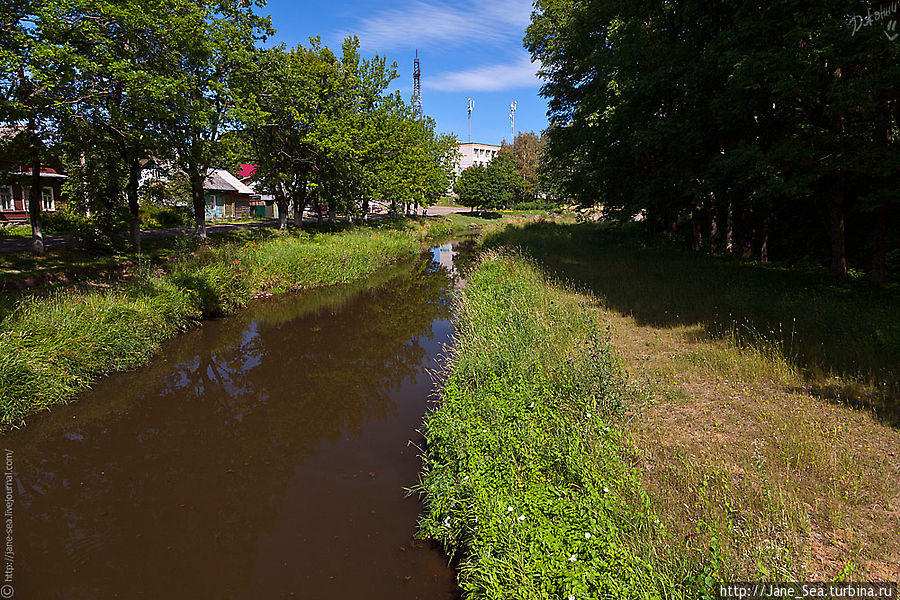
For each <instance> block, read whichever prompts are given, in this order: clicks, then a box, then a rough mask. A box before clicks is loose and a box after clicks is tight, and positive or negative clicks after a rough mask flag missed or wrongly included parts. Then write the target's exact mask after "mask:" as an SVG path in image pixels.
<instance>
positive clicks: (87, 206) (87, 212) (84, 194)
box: [81, 152, 91, 217]
mask: <svg viewBox="0 0 900 600" xmlns="http://www.w3.org/2000/svg"><path fill="white" fill-rule="evenodd" d="M87 181H88V176H87V158H86V157H85V155H84V152H82V153H81V201H82V202H84V216H86V217H90V216H91V200H90V198H89V197H88V189H87Z"/></svg>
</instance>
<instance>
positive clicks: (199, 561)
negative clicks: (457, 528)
mask: <svg viewBox="0 0 900 600" xmlns="http://www.w3.org/2000/svg"><path fill="white" fill-rule="evenodd" d="M445 246H446V245H445ZM448 247H449V246H448ZM450 255H451V253H450V252H447V251H446V250H444V251H443V252H441V251H439V250H437V249H436V250H435V251H433V253H432V254H431V255H429V256H428V257H427V258H423V260H421V261H419V262H418V263H416V264H414V265H413V264H407V265H404V266H402V267H398V268H395V269H393V270H392V271H390V272H384V273H381V274H379V275H377V276H376V278H375V280H372V281H368V282H366V284H365V285H360V286H357V288H356V289H347V288H343V289H328V290H321V291H317V292H310V293H305V294H299V295H290V296H284V297H280V298H273V299H268V300H264V301H258V302H255V303H253V305H252V306H250V307H249V308H248V309H246V310H244V311H243V312H241V313H239V314H237V315H235V316H233V317H229V318H226V319H221V320H218V321H213V322H207V323H204V325H203V326H202V327H200V328H199V329H197V330H194V331H191V332H188V333H186V334H184V335H182V336H180V337H179V338H177V339H175V340H172V341H171V342H170V343H168V344H166V345H165V347H164V349H163V351H162V352H161V353H160V354H159V355H158V357H157V358H156V359H155V360H154V361H153V362H152V363H151V364H149V365H148V366H147V367H145V368H143V369H140V370H138V371H134V372H130V373H121V374H117V375H113V376H110V377H107V378H105V379H103V380H102V381H100V382H99V383H98V384H97V385H96V386H95V387H94V389H92V390H90V391H89V392H87V393H85V394H83V395H82V396H81V397H80V399H79V401H78V402H77V403H74V404H72V405H69V406H65V407H59V408H56V409H54V410H53V411H52V412H50V413H45V414H42V415H39V416H37V417H35V418H33V419H32V420H31V421H30V422H29V424H28V426H27V427H26V428H24V429H23V430H20V431H17V432H13V433H12V434H10V435H8V436H7V437H6V439H5V440H4V444H5V447H6V448H7V449H9V450H11V451H12V452H13V454H12V459H13V461H14V470H15V481H14V494H15V504H14V509H13V512H14V531H13V537H14V548H15V563H14V564H15V571H14V575H13V583H12V584H13V586H14V589H15V595H14V597H15V598H26V599H39V598H90V599H104V598H129V599H131V598H191V599H203V598H215V599H218V598H223V599H225V598H228V599H231V598H254V599H256V598H266V599H268V598H291V597H294V598H309V599H318V598H322V599H325V598H327V599H335V598H366V599H370V598H371V599H378V598H385V599H387V598H390V599H402V598H423V599H425V598H428V599H434V600H439V599H443V598H458V597H459V590H458V588H457V587H456V584H455V574H454V572H453V569H452V568H451V567H450V566H448V560H447V557H446V556H445V555H444V554H443V553H442V552H441V551H440V550H439V549H438V548H435V547H433V546H432V545H431V543H430V542H427V541H417V540H415V539H414V535H415V532H416V520H417V518H418V515H419V511H420V509H421V506H420V504H419V500H418V499H417V497H416V496H412V497H408V496H407V494H406V492H405V490H404V488H408V487H410V486H412V485H414V484H415V483H416V481H417V473H418V469H419V466H420V462H419V458H418V454H419V450H418V449H417V448H416V447H415V446H414V445H411V444H409V442H410V441H412V442H415V443H417V444H419V445H421V442H422V437H421V434H419V433H418V432H417V431H416V429H417V428H418V427H419V426H420V424H421V422H422V416H423V414H424V412H425V410H426V408H427V406H428V400H429V399H432V398H433V394H434V385H433V383H432V379H431V376H430V375H429V373H428V372H427V369H432V370H433V369H436V368H438V367H439V361H440V360H441V354H442V350H443V346H444V344H446V343H448V342H449V341H450V335H451V332H452V324H451V322H450V300H451V297H452V292H453V277H452V275H451V273H450V272H449V271H448V270H447V269H446V268H445V267H443V266H441V264H439V263H443V264H446V263H448V257H449V256H450ZM432 257H434V258H433V259H432ZM438 258H440V259H441V260H440V261H438V260H437V259H438Z"/></svg>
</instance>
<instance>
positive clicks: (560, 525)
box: [415, 249, 694, 599]
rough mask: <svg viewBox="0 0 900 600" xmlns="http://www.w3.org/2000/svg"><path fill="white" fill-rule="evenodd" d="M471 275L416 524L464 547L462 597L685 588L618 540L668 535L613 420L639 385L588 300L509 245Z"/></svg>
mask: <svg viewBox="0 0 900 600" xmlns="http://www.w3.org/2000/svg"><path fill="white" fill-rule="evenodd" d="M466 277H467V280H468V282H469V285H468V287H467V288H466V289H465V290H464V291H463V293H462V295H461V297H460V299H459V301H458V306H457V310H458V317H457V328H456V335H455V339H454V348H453V350H452V353H451V356H450V357H449V358H450V360H449V362H448V366H447V369H446V372H445V373H444V377H445V379H444V381H443V384H442V389H441V403H440V405H439V406H438V408H437V409H436V410H434V411H433V412H430V413H429V414H428V415H427V416H426V418H425V423H424V433H425V437H426V440H427V450H426V452H425V453H424V456H423V469H422V474H421V479H420V484H419V485H418V486H417V488H415V489H416V491H418V492H419V493H420V494H421V495H422V496H423V498H424V504H425V510H424V513H423V516H422V519H421V522H420V533H421V534H422V535H423V536H427V537H430V538H433V539H436V540H438V541H439V542H440V543H441V544H443V546H444V548H445V550H446V551H447V552H448V553H449V554H451V555H454V556H458V557H459V558H460V562H459V582H460V585H461V587H462V589H463V590H464V592H465V593H466V595H467V597H473V598H512V597H515V598H564V599H565V598H568V599H575V598H578V599H582V598H598V597H636V598H655V597H662V596H663V595H665V596H671V595H672V594H673V591H672V590H673V588H678V587H681V588H682V589H683V585H684V584H683V582H679V583H675V582H670V581H665V577H664V575H662V574H660V573H658V572H654V571H653V567H652V561H647V560H645V557H644V556H643V555H638V553H637V551H635V544H633V543H628V542H627V540H629V539H633V538H640V539H641V540H644V541H645V542H646V546H645V547H644V548H642V550H648V551H651V552H652V549H653V544H654V543H655V542H656V540H661V539H662V538H663V537H664V536H665V532H664V531H663V529H662V528H661V527H660V522H659V520H658V519H656V518H655V516H654V515H653V513H652V511H651V510H650V508H649V506H650V504H649V501H648V498H647V497H646V495H645V494H644V493H643V491H642V489H641V485H640V482H639V478H638V473H637V470H636V469H635V468H634V467H632V466H631V465H630V464H629V462H628V460H627V454H626V452H625V447H626V446H625V444H626V438H625V437H624V436H623V434H622V433H621V432H619V431H618V429H617V428H616V427H614V426H611V424H612V423H613V420H614V419H613V418H612V417H613V415H615V414H617V413H619V412H620V411H621V408H622V406H623V405H624V404H625V402H626V401H627V399H628V398H630V397H633V396H634V395H635V394H637V393H640V391H639V390H633V389H629V388H628V387H627V385H626V377H625V373H624V372H623V369H622V365H621V360H620V358H619V356H618V354H617V352H616V351H615V349H614V348H613V347H612V346H611V344H610V341H609V338H608V336H606V335H603V332H604V331H605V330H604V328H603V326H602V323H600V322H599V321H598V320H597V315H598V311H597V310H596V301H595V300H594V299H593V298H590V297H588V296H583V295H579V294H576V293H574V292H572V291H569V290H567V289H564V288H562V287H560V286H558V285H556V284H555V283H554V282H552V281H550V280H549V279H548V278H547V277H546V276H545V275H544V274H543V271H542V270H541V269H540V268H539V267H537V266H536V265H535V264H533V263H531V262H530V261H528V260H527V259H525V258H523V257H521V256H519V255H517V254H514V253H512V252H510V251H508V250H502V249H501V250H498V251H491V252H488V253H485V254H484V255H483V256H482V257H481V258H480V260H479V262H478V263H477V265H476V266H475V268H474V269H473V270H472V271H471V272H470V273H468V274H467V276H466ZM688 587H694V586H692V585H690V584H688ZM676 595H677V594H676Z"/></svg>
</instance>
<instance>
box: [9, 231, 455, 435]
mask: <svg viewBox="0 0 900 600" xmlns="http://www.w3.org/2000/svg"><path fill="white" fill-rule="evenodd" d="M451 232H452V227H451V225H450V224H449V223H447V222H441V221H432V222H428V223H418V222H415V221H410V222H405V223H384V224H380V225H373V226H371V227H362V228H351V229H348V230H346V231H342V232H339V233H330V234H328V233H326V234H316V233H305V232H300V233H280V232H277V231H274V230H258V231H255V232H247V233H246V234H245V235H244V236H243V239H242V240H241V241H239V242H238V241H232V242H227V243H223V244H221V245H207V246H202V247H200V248H199V249H198V250H197V251H196V252H193V253H189V254H188V255H187V256H185V257H184V258H183V259H182V260H178V261H176V262H172V263H169V264H167V265H165V266H153V265H146V266H145V267H143V268H141V267H140V266H138V267H135V268H132V269H131V270H130V271H129V272H128V273H127V276H126V278H125V280H124V282H123V283H122V285H119V286H116V287H106V288H104V287H99V288H98V287H92V286H81V287H80V288H66V289H62V290H49V291H47V290H44V291H42V292H40V293H35V294H30V295H24V296H18V295H6V296H4V299H3V300H4V301H3V303H2V304H3V308H2V313H0V314H2V321H0V425H2V427H4V428H5V427H9V426H15V425H18V424H20V423H21V422H22V421H23V419H24V418H25V417H26V416H27V415H29V414H31V413H34V412H36V411H39V410H42V409H45V408H48V407H50V406H52V405H53V404H57V403H60V402H66V401H69V400H71V399H72V398H73V397H74V396H75V394H77V393H78V392H79V391H81V390H83V389H85V388H86V387H87V386H89V385H90V383H91V382H92V381H93V380H95V379H96V378H97V377H99V376H101V375H103V374H105V373H108V372H111V371H119V370H124V369H130V368H134V367H137V366H139V365H142V364H144V363H145V362H146V361H147V360H149V359H150V357H151V356H153V354H154V353H155V352H156V351H157V350H158V349H159V346H160V343H161V342H162V341H163V340H165V339H167V338H169V337H171V336H173V335H175V334H176V333H177V332H178V331H180V330H183V329H185V328H188V327H191V326H193V325H195V324H196V323H197V322H199V321H200V320H202V319H203V318H207V317H212V316H218V315H223V314H228V313H230V312H232V311H234V310H235V309H237V308H239V307H240V306H242V305H244V304H245V303H246V302H247V301H248V300H250V299H251V298H253V297H254V296H255V295H257V294H272V293H279V292H285V291H288V290H298V289H307V288H315V287H321V286H327V285H335V284H342V283H348V282H351V281H355V280H358V279H360V278H362V277H365V276H368V275H370V274H372V273H374V272H375V271H377V270H379V269H381V268H382V267H384V266H386V265H388V264H390V263H393V262H396V261H398V260H401V259H404V258H408V257H412V256H414V255H416V253H418V252H419V251H420V250H421V249H422V245H423V242H424V241H425V240H426V239H429V238H431V237H433V236H442V235H448V234H450V233H451Z"/></svg>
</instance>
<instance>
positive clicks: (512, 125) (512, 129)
mask: <svg viewBox="0 0 900 600" xmlns="http://www.w3.org/2000/svg"><path fill="white" fill-rule="evenodd" d="M517 104H518V103H517V102H516V101H515V100H513V102H512V104H510V105H509V143H510V144H512V143H513V140H515V138H516V105H517Z"/></svg>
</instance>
